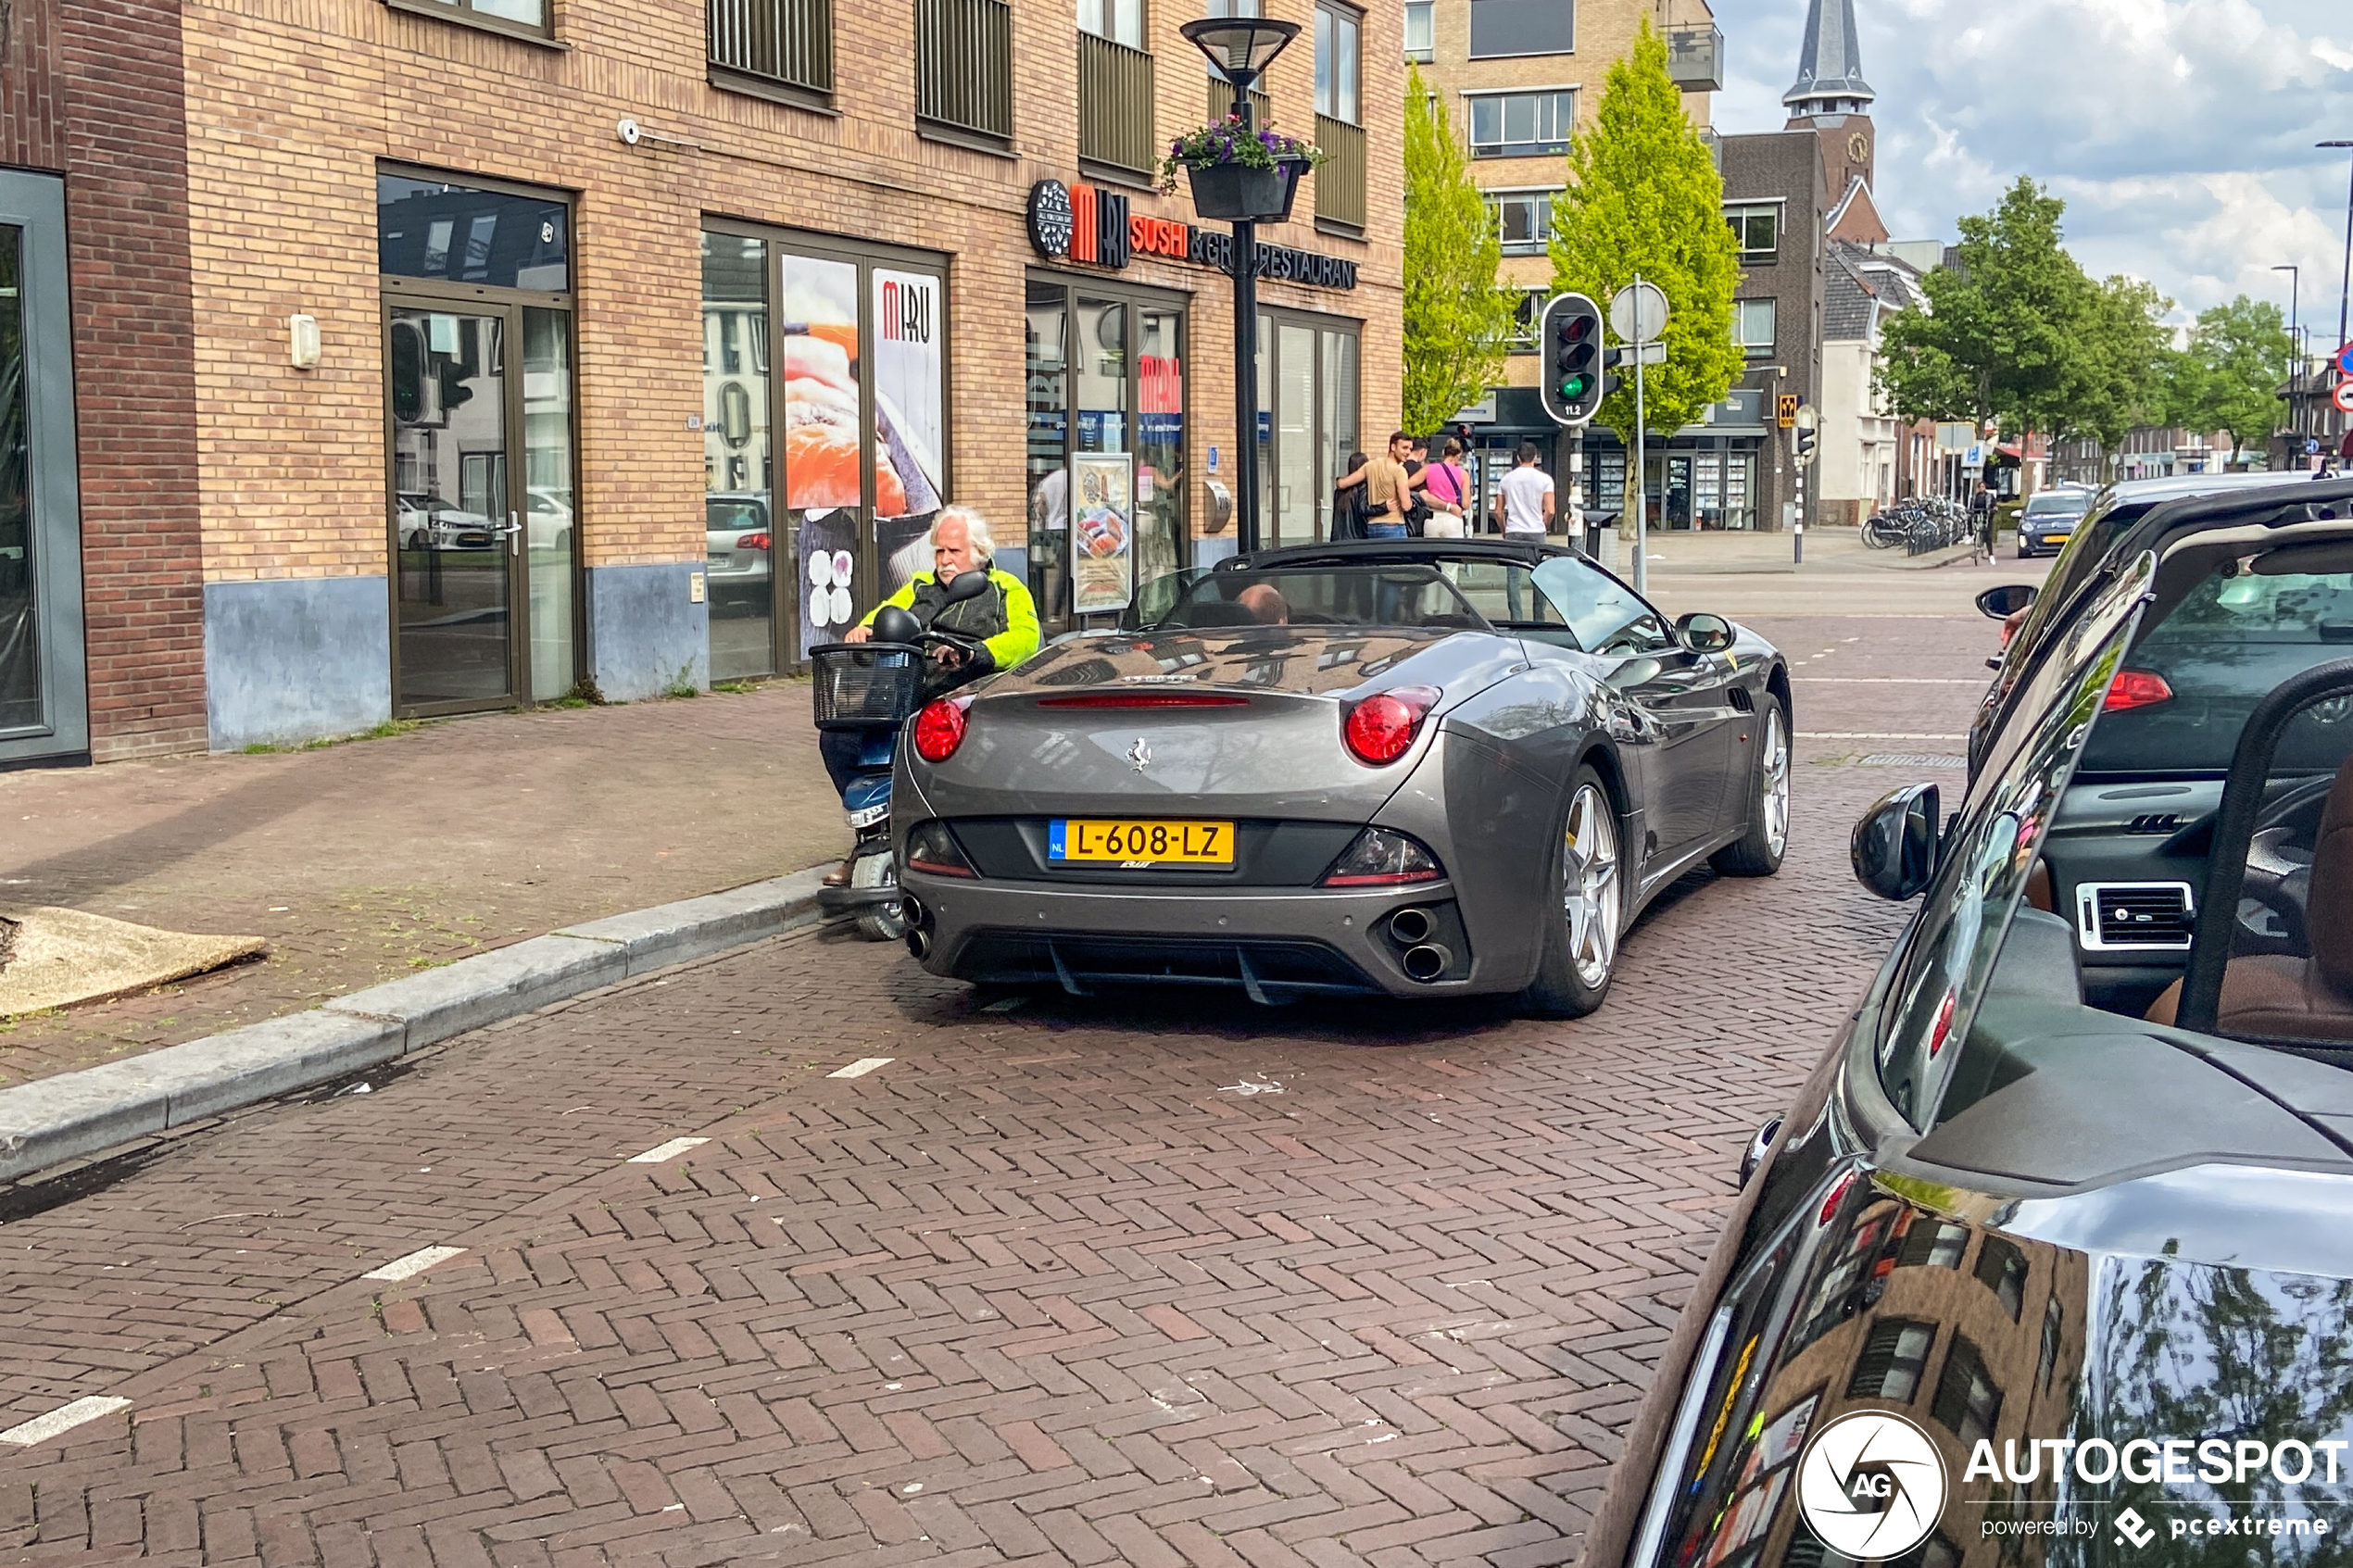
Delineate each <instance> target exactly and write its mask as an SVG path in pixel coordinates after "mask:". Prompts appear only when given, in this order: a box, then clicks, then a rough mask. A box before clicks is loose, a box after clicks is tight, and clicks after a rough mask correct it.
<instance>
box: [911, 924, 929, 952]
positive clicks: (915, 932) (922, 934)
mask: <svg viewBox="0 0 2353 1568" xmlns="http://www.w3.org/2000/svg"><path fill="white" fill-rule="evenodd" d="M907 950H908V951H909V952H911V953H912V954H914V955H915V957H916V958H917V959H918V960H921V959H923V958H924V957H925V956H926V955H928V954H929V953H930V952H931V933H930V932H928V931H925V929H924V928H923V927H922V926H920V925H914V924H912V923H911V924H910V925H909V926H908V927H907Z"/></svg>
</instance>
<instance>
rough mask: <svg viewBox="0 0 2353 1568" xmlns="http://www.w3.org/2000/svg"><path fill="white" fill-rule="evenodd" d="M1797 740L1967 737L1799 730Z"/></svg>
mask: <svg viewBox="0 0 2353 1568" xmlns="http://www.w3.org/2000/svg"><path fill="white" fill-rule="evenodd" d="M1797 738H1798V739H1799V740H1967V739H1969V736H1967V735H1947V734H1932V733H1931V732H1930V731H1927V730H1800V731H1798V732H1797Z"/></svg>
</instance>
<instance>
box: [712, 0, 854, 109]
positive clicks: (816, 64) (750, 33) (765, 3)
mask: <svg viewBox="0 0 2353 1568" xmlns="http://www.w3.org/2000/svg"><path fill="white" fill-rule="evenodd" d="M711 64H712V65H714V66H720V67H724V68H725V69H728V70H739V71H742V72H744V73H745V74H746V75H749V76H759V77H765V78H767V79H768V80H769V81H771V82H781V83H783V84H784V85H785V86H787V87H798V88H800V89H802V90H803V91H806V92H810V93H827V94H829V93H831V92H832V91H833V90H834V7H833V0H711Z"/></svg>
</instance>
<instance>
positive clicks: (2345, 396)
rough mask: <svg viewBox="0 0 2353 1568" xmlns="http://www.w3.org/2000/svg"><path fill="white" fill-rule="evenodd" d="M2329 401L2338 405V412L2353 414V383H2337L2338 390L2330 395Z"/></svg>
mask: <svg viewBox="0 0 2353 1568" xmlns="http://www.w3.org/2000/svg"><path fill="white" fill-rule="evenodd" d="M2329 401H2330V402H2332V403H2334V404H2335V405H2336V408H2337V412H2339V413H2341V414H2353V381H2341V382H2339V383H2336V390H2335V391H2334V392H2332V393H2330V394H2329Z"/></svg>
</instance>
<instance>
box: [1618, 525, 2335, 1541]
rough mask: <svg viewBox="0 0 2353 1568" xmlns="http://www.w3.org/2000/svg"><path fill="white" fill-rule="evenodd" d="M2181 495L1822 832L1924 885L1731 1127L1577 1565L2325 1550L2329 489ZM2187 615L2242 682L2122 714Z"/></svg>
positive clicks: (2330, 1425)
mask: <svg viewBox="0 0 2353 1568" xmlns="http://www.w3.org/2000/svg"><path fill="white" fill-rule="evenodd" d="M2194 511H2195V516H2190V517H2177V518H2176V519H2175V520H2174V521H2173V524H2172V525H2171V527H2169V528H2165V529H2161V530H2158V531H2157V532H2156V533H2153V534H2152V535H2149V536H2145V537H2142V536H2135V538H2134V539H2133V542H2132V544H2133V547H2131V548H2129V549H2125V550H2121V551H2119V552H2116V553H2113V554H2112V555H2111V556H2110V558H2108V560H2107V561H2106V562H2105V563H2104V564H2102V565H2101V566H2100V567H2099V569H2098V570H2097V571H2094V572H2092V573H2090V574H2088V576H2087V578H2086V580H2085V583H2084V584H2083V591H2082V593H2081V594H2080V595H2079V596H2076V597H2075V598H2074V599H2073V601H2072V602H2071V603H2070V604H2069V605H2068V606H2067V607H2066V608H2064V611H2063V612H2062V613H2059V614H2057V616H2056V617H2055V618H2053V619H2052V620H2050V621H2048V622H2047V623H2046V624H2045V627H2044V628H2043V629H2042V632H2041V633H2040V635H2039V637H2038V639H2037V641H2036V642H2035V644H2034V645H2033V646H2032V647H2031V648H2030V650H2029V651H2028V653H2027V655H2026V657H2024V658H2023V659H2020V660H2019V661H2018V664H2017V667H2016V668H2015V669H2012V670H2010V671H2008V674H2009V676H2010V688H2009V690H2008V691H2007V694H2006V695H2005V696H2004V699H2003V712H2002V717H2001V720H2000V722H1999V723H1998V724H1997V725H1996V726H1995V727H1994V729H1993V731H1992V734H1991V736H1990V739H1989V743H1988V745H1987V746H1986V749H1985V753H1984V756H1983V758H1982V765H1981V766H1980V768H1979V769H1978V771H1977V773H1976V776H1975V777H1974V779H1973V780H1972V781H1971V783H1970V784H1969V786H1968V788H1967V790H1966V792H1965V794H1964V795H1963V797H1962V798H1961V799H1960V800H1959V801H1958V802H1957V809H1956V810H1954V811H1953V812H1952V814H1951V818H1950V821H1949V822H1943V821H1940V817H1941V812H1940V805H1941V802H1940V800H1939V798H1938V792H1937V790H1936V788H1935V786H1933V785H1928V784H1921V785H1914V786H1911V787H1909V788H1906V789H1902V790H1898V791H1896V792H1894V794H1892V795H1890V796H1889V797H1887V798H1886V799H1884V800H1882V801H1881V802H1880V803H1879V804H1878V805H1877V806H1875V807H1873V808H1872V809H1871V810H1870V811H1869V812H1868V813H1867V814H1866V815H1865V817H1864V819H1863V820H1862V822H1860V823H1858V824H1857V827H1856V834H1855V843H1854V857H1855V861H1856V873H1857V875H1858V876H1860V877H1861V878H1862V879H1863V881H1864V882H1865V884H1866V885H1868V886H1869V887H1870V888H1871V889H1872V890H1873V891H1875V892H1878V893H1881V894H1882V895H1884V896H1887V897H1896V898H1909V897H1919V898H1920V900H1921V902H1920V908H1919V911H1918V913H1917V914H1916V915H1915V917H1914V919H1913V920H1912V922H1911V923H1910V925H1909V926H1908V927H1907V929H1906V933H1905V935H1904V936H1903V938H1902V939H1901V940H1900V942H1899V943H1898V944H1897V946H1896V947H1895V950H1894V952H1893V953H1891V954H1890V955H1889V957H1888V960H1887V961H1886V963H1885V964H1884V966H1883V967H1882V968H1881V971H1880V972H1879V974H1878V976H1877V977H1876V978H1875V980H1874V981H1873V983H1872V985H1870V987H1869V991H1868V993H1867V994H1866V995H1865V997H1863V998H1862V1001H1861V1003H1860V1005H1859V1006H1858V1007H1857V1008H1856V1011H1855V1013H1854V1015H1853V1017H1852V1019H1851V1021H1850V1022H1849V1023H1848V1025H1847V1026H1846V1028H1845V1029H1844V1030H1843V1032H1842V1034H1841V1035H1840V1036H1839V1037H1838V1038H1837V1039H1836V1040H1835V1041H1834V1042H1833V1043H1832V1045H1831V1049H1830V1051H1829V1052H1828V1054H1827V1055H1826V1056H1825V1057H1824V1059H1823V1060H1822V1061H1821V1062H1820V1063H1819V1065H1818V1067H1817V1069H1816V1071H1815V1072H1814V1073H1813V1075H1812V1076H1811V1078H1810V1079H1809V1080H1808V1081H1807V1083H1806V1085H1805V1087H1804V1088H1803V1089H1802V1090H1801V1091H1800V1093H1799V1094H1798V1097H1797V1098H1796V1102H1795V1103H1794V1104H1793V1106H1792V1108H1791V1109H1790V1110H1789V1111H1788V1112H1787V1113H1786V1115H1785V1116H1783V1117H1780V1118H1777V1119H1776V1120H1775V1121H1774V1122H1772V1123H1768V1124H1767V1126H1766V1127H1765V1128H1763V1129H1760V1130H1759V1133H1758V1135H1757V1138H1756V1140H1755V1143H1754V1144H1753V1145H1752V1147H1751V1150H1750V1156H1751V1158H1750V1160H1749V1161H1748V1162H1747V1166H1748V1169H1744V1172H1743V1175H1744V1186H1743V1192H1742V1195H1741V1198H1740V1199H1739V1201H1738V1202H1737V1204H1736V1205H1735V1207H1734V1210H1733V1213H1732V1216H1731V1220H1730V1224H1729V1226H1728V1228H1727V1230H1726V1232H1725V1234H1724V1236H1723V1237H1722V1239H1721V1241H1720V1243H1719V1245H1718V1248H1717V1250H1716V1253H1715V1255H1714V1256H1713V1257H1712V1258H1711V1259H1710V1261H1709V1262H1708V1263H1707V1265H1706V1267H1705V1270H1704V1271H1703V1273H1702V1274H1701V1277H1700V1279H1699V1280H1698V1282H1697V1284H1696V1286H1695V1288H1694V1290H1693V1292H1692V1298H1691V1302H1690V1305H1689V1306H1688V1308H1687V1309H1686V1311H1685V1313H1684V1317H1683V1320H1682V1322H1681V1323H1680V1325H1679V1327H1678V1330H1677V1332H1676V1334H1675V1335H1674V1336H1673V1337H1672V1339H1671V1340H1670V1341H1669V1344H1668V1346H1667V1350H1666V1352H1665V1353H1664V1355H1663V1356H1662V1358H1661V1361H1660V1363H1659V1366H1658V1369H1657V1374H1656V1377H1655V1381H1654V1383H1653V1385H1652V1386H1651V1389H1650V1393H1649V1397H1648V1399H1647V1400H1646V1402H1645V1404H1644V1407H1643V1409H1642V1412H1641V1414H1640V1415H1639V1417H1638V1418H1637V1420H1636V1422H1635V1424H1634V1425H1633V1427H1632V1429H1631V1430H1630V1431H1629V1434H1628V1436H1627V1438H1626V1442H1625V1447H1624V1450H1623V1457H1622V1459H1621V1461H1620V1462H1619V1464H1618V1465H1617V1469H1616V1471H1615V1472H1614V1474H1613V1476H1612V1480H1611V1483H1610V1486H1609V1490H1608V1492H1607V1493H1606V1495H1605V1497H1604V1500H1603V1503H1602V1506H1601V1508H1600V1511H1599V1512H1598V1513H1597V1515H1596V1517H1595V1518H1594V1520H1593V1523H1592V1529H1591V1531H1590V1533H1589V1535H1588V1537H1587V1542H1586V1549H1585V1555H1584V1558H1583V1560H1582V1561H1583V1562H1584V1563H1585V1564H1586V1568H1621V1565H1623V1568H1779V1565H1780V1564H1806V1565H1807V1568H1812V1565H1816V1564H1826V1563H1827V1564H1845V1563H1855V1562H1881V1561H1888V1562H1898V1563H1902V1564H1904V1565H1906V1568H1953V1565H1956V1564H1959V1563H1961V1562H1964V1561H1966V1562H1971V1563H1975V1564H1982V1565H1983V1568H1994V1565H1995V1564H2008V1563H2025V1562H2053V1563H2057V1562H2067V1563H2082V1564H2128V1563H2134V1564H2137V1563H2169V1564H2171V1563H2196V1564H2201V1565H2208V1568H2222V1565H2224V1564H2229V1565H2231V1568H2238V1565H2240V1564H2257V1563H2260V1564H2265V1565H2271V1564H2277V1563H2286V1562H2295V1563H2322V1562H2339V1561H2342V1560H2344V1558H2345V1557H2346V1556H2347V1550H2348V1549H2347V1546H2346V1545H2345V1544H2344V1541H2345V1538H2346V1536H2347V1532H2353V1071H2349V1070H2348V1069H2353V483H2342V482H2331V483H2310V484H2307V485H2305V486H2302V487H2298V488H2295V489H2291V490H2279V489H2270V488H2256V489H2249V490H2246V491H2243V492H2241V493H2239V494H2238V495H2233V496H2231V497H2227V498H2219V497H2210V498H2208V499H2207V500H2205V501H2202V502H2199V503H2197V505H2196V508H2194ZM2191 633H2196V638H2197V639H2198V647H2199V651H2198V653H2197V655H2196V658H2197V659H2198V660H2199V661H2200V665H2201V668H2202V669H2204V670H2206V671H2208V672H2209V673H2208V674H2203V675H2201V676H2200V677H2199V678H2200V680H2202V681H2209V680H2210V681H2211V682H2212V683H2213V684H2212V685H2210V686H2208V687H2207V688H2205V689H2207V690H2208V691H2209V692H2214V691H2219V689H2220V685H2221V684H2222V683H2223V679H2224V676H2223V673H2222V672H2226V671H2235V672H2236V679H2237V681H2238V684H2239V686H2240V688H2241V689H2240V690H2239V692H2238V693H2237V695H2236V696H2233V698H2232V699H2231V700H2228V701H2225V700H2222V699H2221V697H2220V696H2209V697H2208V698H2207V699H2202V705H2201V709H2200V716H2189V715H2184V716H2182V717H2181V718H2180V720H2179V721H2178V722H2175V721H2168V722H2165V723H2151V722H2149V721H2148V719H2147V710H2148V709H2151V708H2157V707H2162V706H2164V701H2165V700H2166V699H2159V700H2158V701H2156V702H2149V701H2144V700H2141V699H2142V698H2143V697H2144V696H2146V692H2145V691H2143V690H2140V689H2138V688H2136V686H2135V684H2134V683H2133V679H2132V676H2133V671H2136V670H2143V669H2145V667H2146V664H2147V662H2148V661H2149V660H2150V659H2152V658H2153V657H2155V656H2154V654H2153V653H2152V648H2153V647H2158V650H2159V651H2162V648H2161V647H2160V646H2159V645H2163V644H2165V642H2166V640H2167V639H2168V638H2169V637H2173V638H2187V637H2189V636H2190V635H2191ZM2288 648H2293V649H2296V650H2297V651H2296V653H2295V655H2294V656H2293V657H2290V656H2289V655H2288V654H2286V653H2284V651H2283V650H2284V649H2288ZM2168 657H2171V656H2170V655H2168ZM1752 1171H1753V1173H1752Z"/></svg>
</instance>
